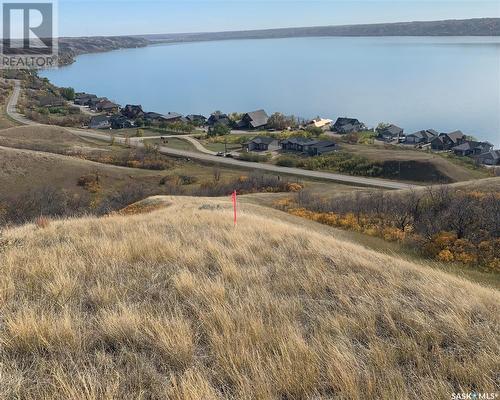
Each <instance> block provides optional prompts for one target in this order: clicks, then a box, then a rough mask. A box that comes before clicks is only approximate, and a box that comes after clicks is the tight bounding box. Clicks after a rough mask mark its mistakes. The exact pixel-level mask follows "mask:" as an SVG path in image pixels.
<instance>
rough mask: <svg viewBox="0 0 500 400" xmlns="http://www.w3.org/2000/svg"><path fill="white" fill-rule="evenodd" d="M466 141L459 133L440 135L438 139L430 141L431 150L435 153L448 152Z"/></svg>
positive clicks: (462, 134) (463, 135)
mask: <svg viewBox="0 0 500 400" xmlns="http://www.w3.org/2000/svg"><path fill="white" fill-rule="evenodd" d="M465 141H466V136H465V134H464V133H463V132H461V131H454V132H450V133H441V134H439V136H438V137H436V138H434V139H432V141H431V148H432V150H437V151H448V150H451V149H452V148H453V147H456V146H459V145H461V144H463V143H465Z"/></svg>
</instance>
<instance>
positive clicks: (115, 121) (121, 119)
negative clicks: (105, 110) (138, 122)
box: [109, 114, 134, 129]
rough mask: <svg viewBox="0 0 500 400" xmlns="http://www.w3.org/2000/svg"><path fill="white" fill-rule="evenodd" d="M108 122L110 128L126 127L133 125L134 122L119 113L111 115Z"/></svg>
mask: <svg viewBox="0 0 500 400" xmlns="http://www.w3.org/2000/svg"><path fill="white" fill-rule="evenodd" d="M109 122H110V124H111V129H127V128H133V127H134V122H133V121H131V120H129V119H128V118H127V117H125V116H124V115H121V114H115V115H112V116H111V117H110V119H109Z"/></svg>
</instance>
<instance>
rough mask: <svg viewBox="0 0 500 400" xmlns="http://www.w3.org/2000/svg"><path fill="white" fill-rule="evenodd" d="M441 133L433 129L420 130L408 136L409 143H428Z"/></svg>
mask: <svg viewBox="0 0 500 400" xmlns="http://www.w3.org/2000/svg"><path fill="white" fill-rule="evenodd" d="M437 136H439V133H438V132H436V131H435V130H433V129H427V130H425V131H418V132H415V133H412V134H410V135H407V136H406V143H407V144H427V143H430V142H431V141H432V140H433V139H434V138H435V137H437Z"/></svg>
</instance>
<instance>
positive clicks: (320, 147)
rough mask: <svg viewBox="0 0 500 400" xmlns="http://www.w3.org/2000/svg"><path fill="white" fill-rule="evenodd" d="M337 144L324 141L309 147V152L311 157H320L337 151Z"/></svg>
mask: <svg viewBox="0 0 500 400" xmlns="http://www.w3.org/2000/svg"><path fill="white" fill-rule="evenodd" d="M337 149H338V148H337V144H336V143H335V142H333V141H331V140H322V141H320V142H317V143H316V144H313V145H310V146H308V147H307V150H306V151H307V152H308V154H309V155H311V156H320V155H322V154H326V153H331V152H333V151H337Z"/></svg>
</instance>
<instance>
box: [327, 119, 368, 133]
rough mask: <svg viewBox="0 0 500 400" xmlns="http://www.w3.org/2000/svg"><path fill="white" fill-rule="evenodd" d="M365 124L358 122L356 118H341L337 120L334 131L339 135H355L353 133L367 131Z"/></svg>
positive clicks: (333, 127)
mask: <svg viewBox="0 0 500 400" xmlns="http://www.w3.org/2000/svg"><path fill="white" fill-rule="evenodd" d="M366 129H367V128H366V126H365V124H363V123H362V122H360V121H359V120H357V119H356V118H346V117H340V118H337V121H335V124H333V126H332V131H333V132H337V133H342V134H345V133H353V132H361V131H364V130H366Z"/></svg>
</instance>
